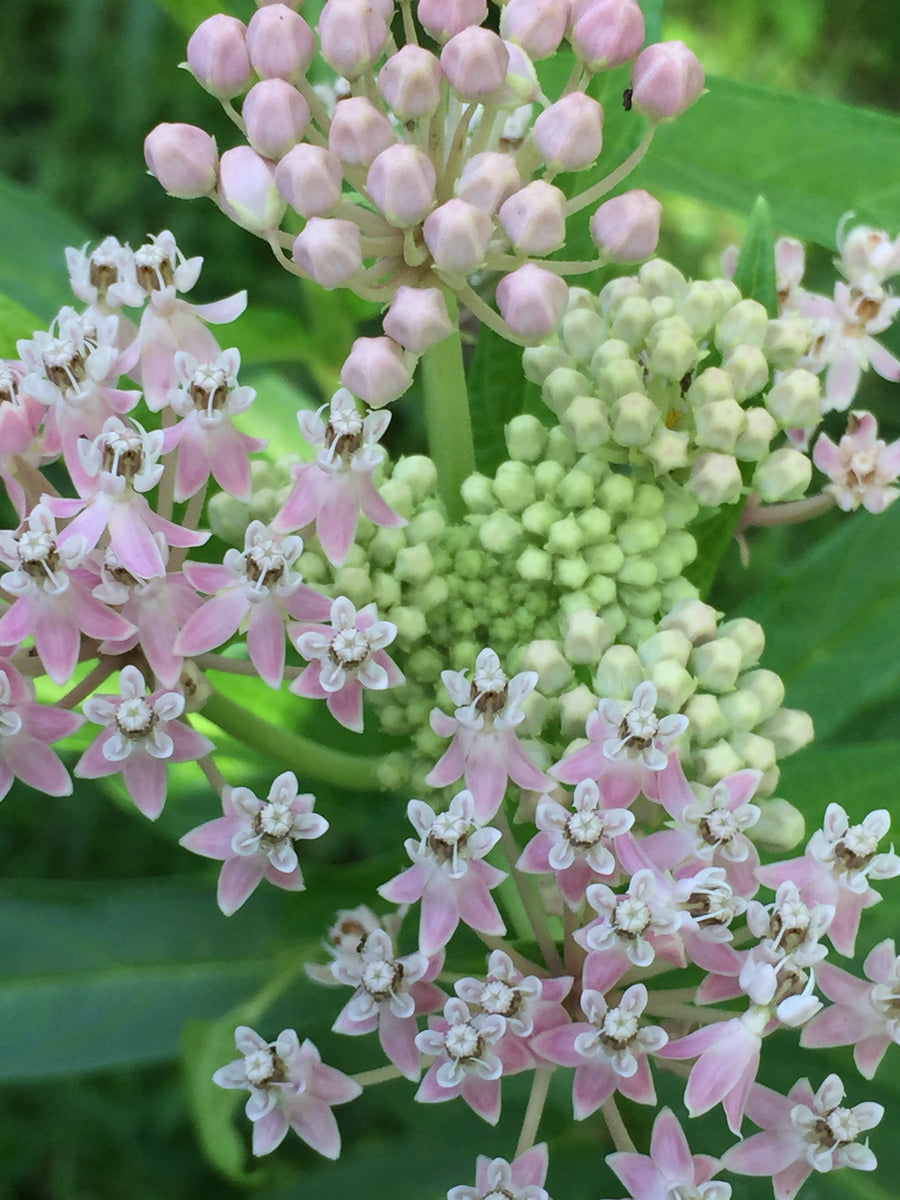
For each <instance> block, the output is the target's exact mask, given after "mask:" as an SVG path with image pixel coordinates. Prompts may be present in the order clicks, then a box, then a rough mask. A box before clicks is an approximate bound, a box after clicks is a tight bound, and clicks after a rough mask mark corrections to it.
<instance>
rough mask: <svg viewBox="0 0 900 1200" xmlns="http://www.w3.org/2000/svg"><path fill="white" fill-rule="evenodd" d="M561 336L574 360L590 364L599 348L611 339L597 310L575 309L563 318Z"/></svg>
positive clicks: (615, 335) (560, 329)
mask: <svg viewBox="0 0 900 1200" xmlns="http://www.w3.org/2000/svg"><path fill="white" fill-rule="evenodd" d="M559 334H560V337H561V338H562V341H563V345H564V346H565V348H566V350H568V352H569V354H571V355H572V356H573V358H576V359H578V361H579V362H583V363H589V362H590V361H591V358H592V357H593V355H594V352H595V351H596V349H597V347H598V346H599V345H600V344H601V343H602V342H605V341H606V339H607V338H608V337H609V329H608V327H607V324H606V322H605V321H604V320H603V318H602V317H601V316H600V314H599V313H598V312H596V311H595V310H593V309H590V308H573V309H571V310H570V311H569V312H567V313H566V315H565V316H564V317H563V319H562V324H561V325H560V327H559ZM613 336H614V337H617V336H618V335H617V334H614V335H613Z"/></svg>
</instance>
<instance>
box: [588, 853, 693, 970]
mask: <svg viewBox="0 0 900 1200" xmlns="http://www.w3.org/2000/svg"><path fill="white" fill-rule="evenodd" d="M585 896H586V899H587V902H588V904H589V905H590V906H591V908H592V909H593V910H594V912H596V913H597V914H598V915H597V918H596V920H594V921H591V922H590V924H588V925H586V926H585V927H584V928H583V929H580V930H579V931H578V932H577V933H576V934H575V938H576V940H577V942H578V943H579V945H581V946H583V947H584V948H585V950H588V951H590V952H591V953H592V954H593V953H599V954H603V955H605V956H606V957H607V959H608V960H609V961H610V962H612V961H613V960H614V959H615V960H621V967H622V969H623V970H625V969H627V967H628V964H629V963H631V964H632V965H633V966H636V967H649V965H650V964H651V963H652V962H653V960H654V958H655V957H656V950H657V946H658V945H661V946H662V947H666V948H668V946H669V943H670V942H671V939H670V937H669V935H671V934H675V933H677V931H678V928H679V926H680V925H681V914H680V913H679V912H678V911H677V909H675V908H674V907H673V906H672V904H671V896H670V895H669V894H668V892H667V890H666V889H665V888H663V887H661V886H660V885H659V882H658V880H657V877H656V875H655V874H654V872H653V871H652V870H650V869H648V868H642V869H641V870H639V871H636V872H635V873H634V875H633V876H632V877H631V880H630V881H629V884H628V890H627V891H625V892H622V893H621V894H620V895H619V894H617V893H616V892H614V891H613V890H612V889H611V888H608V887H606V885H605V884H602V883H592V884H591V885H590V886H589V887H588V889H587V892H586V893H585ZM661 939H664V940H662V941H660V940H661ZM665 939H668V942H667V941H666V940H665ZM667 956H669V955H668V954H667Z"/></svg>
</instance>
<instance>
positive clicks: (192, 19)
mask: <svg viewBox="0 0 900 1200" xmlns="http://www.w3.org/2000/svg"><path fill="white" fill-rule="evenodd" d="M156 2H157V4H158V5H159V6H160V8H162V9H165V11H166V12H167V13H168V14H169V16H170V17H171V18H172V20H173V21H174V22H175V24H176V25H177V26H178V27H179V28H180V29H183V30H184V32H185V33H186V34H191V33H193V32H194V30H195V29H196V28H197V26H198V25H199V24H200V23H201V21H205V20H206V19H207V17H212V16H215V14H216V13H220V12H222V11H223V6H222V5H221V4H219V3H218V0H156Z"/></svg>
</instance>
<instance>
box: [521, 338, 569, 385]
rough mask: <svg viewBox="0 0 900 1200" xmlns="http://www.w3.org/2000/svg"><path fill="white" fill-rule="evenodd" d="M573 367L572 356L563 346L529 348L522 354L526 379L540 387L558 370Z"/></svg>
mask: <svg viewBox="0 0 900 1200" xmlns="http://www.w3.org/2000/svg"><path fill="white" fill-rule="evenodd" d="M573 365H574V363H573V361H572V357H571V355H569V354H567V353H566V351H565V350H564V349H563V348H562V346H529V347H528V348H527V349H526V350H525V351H524V353H523V354H522V370H523V371H524V373H525V378H526V379H527V380H528V382H529V383H536V384H537V385H538V387H541V385H542V384H543V383H544V381H545V380H546V379H547V377H548V376H549V375H551V374H552V373H553V372H554V371H556V370H557V369H558V368H560V367H571V366H573Z"/></svg>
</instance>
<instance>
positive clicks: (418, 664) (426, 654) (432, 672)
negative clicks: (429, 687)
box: [406, 646, 444, 684]
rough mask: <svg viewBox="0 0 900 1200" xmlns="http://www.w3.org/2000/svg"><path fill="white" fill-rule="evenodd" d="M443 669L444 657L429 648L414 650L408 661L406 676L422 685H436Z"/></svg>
mask: <svg viewBox="0 0 900 1200" xmlns="http://www.w3.org/2000/svg"><path fill="white" fill-rule="evenodd" d="M443 669H444V660H443V657H442V656H441V655H440V654H438V652H437V650H432V649H431V648H430V647H429V646H423V647H421V648H420V649H418V650H414V651H413V652H412V654H410V656H409V658H408V659H407V660H406V674H407V675H408V676H410V677H411V678H413V679H418V680H419V681H420V682H421V683H434V684H436V683H437V681H438V680H439V679H440V677H441V671H442V670H443Z"/></svg>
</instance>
